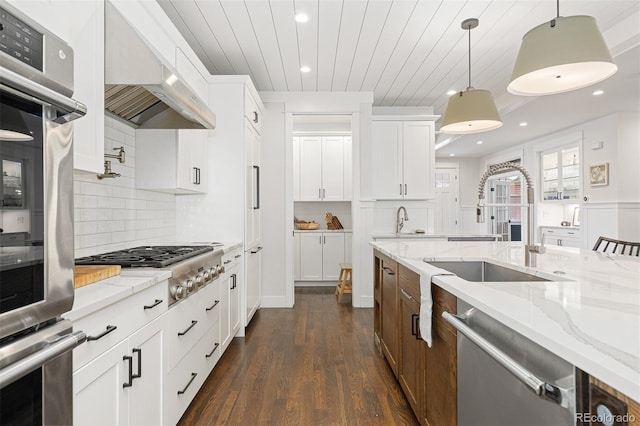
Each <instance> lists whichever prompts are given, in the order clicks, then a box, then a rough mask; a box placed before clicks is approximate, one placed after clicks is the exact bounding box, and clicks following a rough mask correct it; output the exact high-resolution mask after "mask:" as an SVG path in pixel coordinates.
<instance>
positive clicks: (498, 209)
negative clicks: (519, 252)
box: [489, 173, 522, 241]
mask: <svg viewBox="0 0 640 426" xmlns="http://www.w3.org/2000/svg"><path fill="white" fill-rule="evenodd" d="M489 203H490V204H504V206H493V207H491V210H490V216H489V218H490V226H491V233H492V234H496V235H500V236H502V241H522V207H521V206H520V204H522V177H521V175H520V174H519V173H518V174H515V173H509V174H502V175H498V176H497V177H494V178H490V179H489Z"/></svg>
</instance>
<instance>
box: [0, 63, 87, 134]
mask: <svg viewBox="0 0 640 426" xmlns="http://www.w3.org/2000/svg"><path fill="white" fill-rule="evenodd" d="M0 88H2V90H6V91H7V92H9V93H11V94H13V95H15V96H18V97H20V98H22V99H25V100H27V101H30V102H35V103H37V104H40V105H44V106H53V107H54V108H57V109H58V110H59V111H60V112H62V113H63V115H61V116H59V117H57V118H56V119H54V120H53V121H54V122H56V123H60V124H64V123H67V122H69V121H73V120H75V119H76V118H80V117H83V116H84V115H86V113H87V107H86V106H85V105H84V104H83V103H81V102H78V101H76V100H74V99H71V98H69V97H67V96H65V95H63V94H60V93H58V92H56V91H55V90H51V89H49V88H48V87H45V86H43V85H41V84H38V83H36V82H34V81H32V80H29V79H28V78H26V77H23V76H21V75H20V74H17V73H15V72H13V71H11V70H8V69H6V68H3V67H0Z"/></svg>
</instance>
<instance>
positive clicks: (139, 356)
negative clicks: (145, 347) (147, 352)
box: [131, 349, 142, 380]
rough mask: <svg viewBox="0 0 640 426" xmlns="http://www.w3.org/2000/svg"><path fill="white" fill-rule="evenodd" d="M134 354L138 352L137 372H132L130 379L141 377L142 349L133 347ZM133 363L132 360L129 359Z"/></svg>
mask: <svg viewBox="0 0 640 426" xmlns="http://www.w3.org/2000/svg"><path fill="white" fill-rule="evenodd" d="M132 352H133V353H134V354H138V374H133V375H132V376H131V380H133V379H139V378H140V377H142V349H133V351H132ZM131 363H133V361H131Z"/></svg>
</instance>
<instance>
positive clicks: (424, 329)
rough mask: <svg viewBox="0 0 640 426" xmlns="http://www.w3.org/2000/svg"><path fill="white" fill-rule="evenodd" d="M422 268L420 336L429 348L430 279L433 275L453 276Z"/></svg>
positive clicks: (442, 271)
mask: <svg viewBox="0 0 640 426" xmlns="http://www.w3.org/2000/svg"><path fill="white" fill-rule="evenodd" d="M425 269H426V268H423V270H422V272H421V273H420V336H421V337H422V340H424V341H425V342H427V346H429V347H431V344H432V342H433V339H432V337H431V310H432V308H433V298H432V297H431V277H433V276H435V275H455V274H452V273H451V272H449V271H445V270H444V269H440V268H436V267H434V266H431V265H429V270H428V271H427V270H425Z"/></svg>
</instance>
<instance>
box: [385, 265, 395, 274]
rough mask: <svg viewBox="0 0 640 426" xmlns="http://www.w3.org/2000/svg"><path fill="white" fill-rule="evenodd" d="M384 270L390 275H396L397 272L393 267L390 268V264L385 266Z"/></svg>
mask: <svg viewBox="0 0 640 426" xmlns="http://www.w3.org/2000/svg"><path fill="white" fill-rule="evenodd" d="M382 270H383V271H385V272H386V273H387V274H389V275H395V274H396V273H395V272H393V269H391V268H389V267H388V266H383V267H382Z"/></svg>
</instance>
